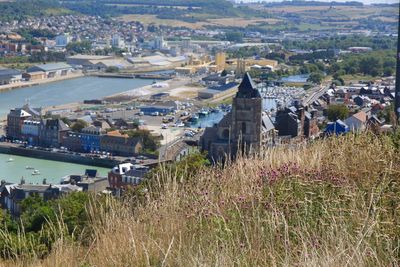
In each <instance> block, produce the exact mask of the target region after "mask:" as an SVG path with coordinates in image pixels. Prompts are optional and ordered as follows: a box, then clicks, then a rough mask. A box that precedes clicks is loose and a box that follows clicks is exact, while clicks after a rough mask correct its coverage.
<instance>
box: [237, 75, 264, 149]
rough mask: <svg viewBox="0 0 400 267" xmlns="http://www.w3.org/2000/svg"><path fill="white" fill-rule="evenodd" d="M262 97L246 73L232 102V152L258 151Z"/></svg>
mask: <svg viewBox="0 0 400 267" xmlns="http://www.w3.org/2000/svg"><path fill="white" fill-rule="evenodd" d="M262 110H263V108H262V97H261V95H260V92H259V91H258V90H257V88H256V87H255V85H254V83H253V81H252V79H251V77H250V75H249V74H248V73H246V74H245V75H244V78H243V80H242V83H241V84H240V85H239V90H238V92H237V94H236V96H235V97H234V98H233V103H232V139H233V140H232V141H233V143H232V145H233V152H234V153H235V154H236V153H237V152H239V151H242V152H249V151H258V150H259V148H260V146H261V141H262V140H261V138H262V137H261V134H262V133H261V129H262V125H261V123H262Z"/></svg>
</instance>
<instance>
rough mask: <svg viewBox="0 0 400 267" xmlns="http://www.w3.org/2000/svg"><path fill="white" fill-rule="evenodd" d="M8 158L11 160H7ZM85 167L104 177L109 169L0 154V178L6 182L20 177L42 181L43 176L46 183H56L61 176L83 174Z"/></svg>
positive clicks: (30, 180) (18, 180)
mask: <svg viewBox="0 0 400 267" xmlns="http://www.w3.org/2000/svg"><path fill="white" fill-rule="evenodd" d="M10 158H11V159H13V161H11V162H8V161H9V159H10ZM27 166H30V167H33V168H35V169H37V170H39V171H40V175H32V171H33V170H28V169H26V167H27ZM86 169H96V170H98V171H99V173H100V175H101V176H104V177H106V176H107V173H108V171H109V170H110V169H107V168H101V167H93V166H85V165H80V164H72V163H65V162H58V161H51V160H43V159H34V158H29V157H20V156H14V155H7V154H0V180H3V179H4V180H6V181H7V182H16V183H19V182H20V181H21V177H24V179H25V181H26V183H34V184H36V183H42V181H43V178H46V180H47V183H53V184H58V183H59V182H60V179H61V178H62V177H63V176H66V175H69V174H84V173H85V170H86Z"/></svg>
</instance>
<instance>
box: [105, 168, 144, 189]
mask: <svg viewBox="0 0 400 267" xmlns="http://www.w3.org/2000/svg"><path fill="white" fill-rule="evenodd" d="M148 171H149V168H148V167H146V166H142V165H134V164H132V163H129V162H128V163H121V164H119V165H117V166H115V167H114V168H113V169H112V170H111V171H110V172H109V173H108V181H109V183H110V188H112V189H113V190H115V191H116V193H117V194H118V195H120V193H121V192H120V191H121V190H124V189H127V188H129V187H132V186H136V185H138V184H139V183H141V182H142V181H143V179H144V176H145V174H146V173H147V172H148Z"/></svg>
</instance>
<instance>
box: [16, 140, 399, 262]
mask: <svg viewBox="0 0 400 267" xmlns="http://www.w3.org/2000/svg"><path fill="white" fill-rule="evenodd" d="M399 163H400V157H399V153H398V150H397V148H396V146H395V145H394V144H393V142H392V141H391V140H390V138H388V137H381V138H376V137H374V136H372V135H361V136H346V137H340V138H332V139H329V140H325V141H320V142H316V143H314V144H311V145H308V146H299V147H296V148H292V149H287V148H276V149H271V150H268V151H266V152H265V153H264V154H263V155H261V156H257V157H255V158H241V159H239V160H238V161H237V162H235V163H232V164H229V165H228V166H227V167H226V168H222V167H214V168H211V167H199V166H198V165H193V164H190V165H185V166H187V167H186V168H183V167H182V166H184V165H182V164H181V166H180V168H178V169H176V168H162V169H160V170H159V171H158V172H157V173H156V174H154V175H155V176H154V180H153V183H152V185H151V186H149V185H147V186H146V187H147V188H146V190H143V189H144V187H142V188H141V189H140V190H139V191H138V192H136V193H134V194H132V197H130V198H128V199H125V200H124V201H123V203H120V202H119V201H114V200H111V199H109V200H107V201H104V202H102V204H101V205H96V204H92V205H90V206H88V208H87V213H88V215H89V217H90V224H89V225H90V226H88V228H87V229H86V231H85V234H84V235H82V236H85V239H80V238H77V237H76V238H75V241H71V240H72V239H71V237H69V236H68V235H62V234H60V232H61V231H60V229H61V230H62V229H64V224H63V223H62V222H59V223H58V224H55V223H53V224H52V227H51V228H50V229H52V231H51V232H52V233H54V237H56V242H55V243H54V245H53V247H52V252H51V253H50V255H48V256H47V257H45V258H44V259H33V260H30V259H31V258H30V257H28V258H24V257H23V256H19V257H17V260H16V261H14V262H13V261H9V262H8V263H9V264H10V265H19V266H23V265H26V264H32V265H34V266H39V265H42V266H398V265H399V264H400V250H399V246H400V224H399V222H400V184H399V182H400V173H399ZM79 240H81V241H79ZM82 240H84V241H82Z"/></svg>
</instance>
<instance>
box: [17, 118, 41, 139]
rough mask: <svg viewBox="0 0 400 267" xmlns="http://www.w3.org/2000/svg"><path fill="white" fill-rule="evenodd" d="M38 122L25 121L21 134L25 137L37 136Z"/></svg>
mask: <svg viewBox="0 0 400 267" xmlns="http://www.w3.org/2000/svg"><path fill="white" fill-rule="evenodd" d="M39 129H40V121H32V120H25V121H24V122H23V124H22V128H21V133H22V134H23V135H26V136H39Z"/></svg>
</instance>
